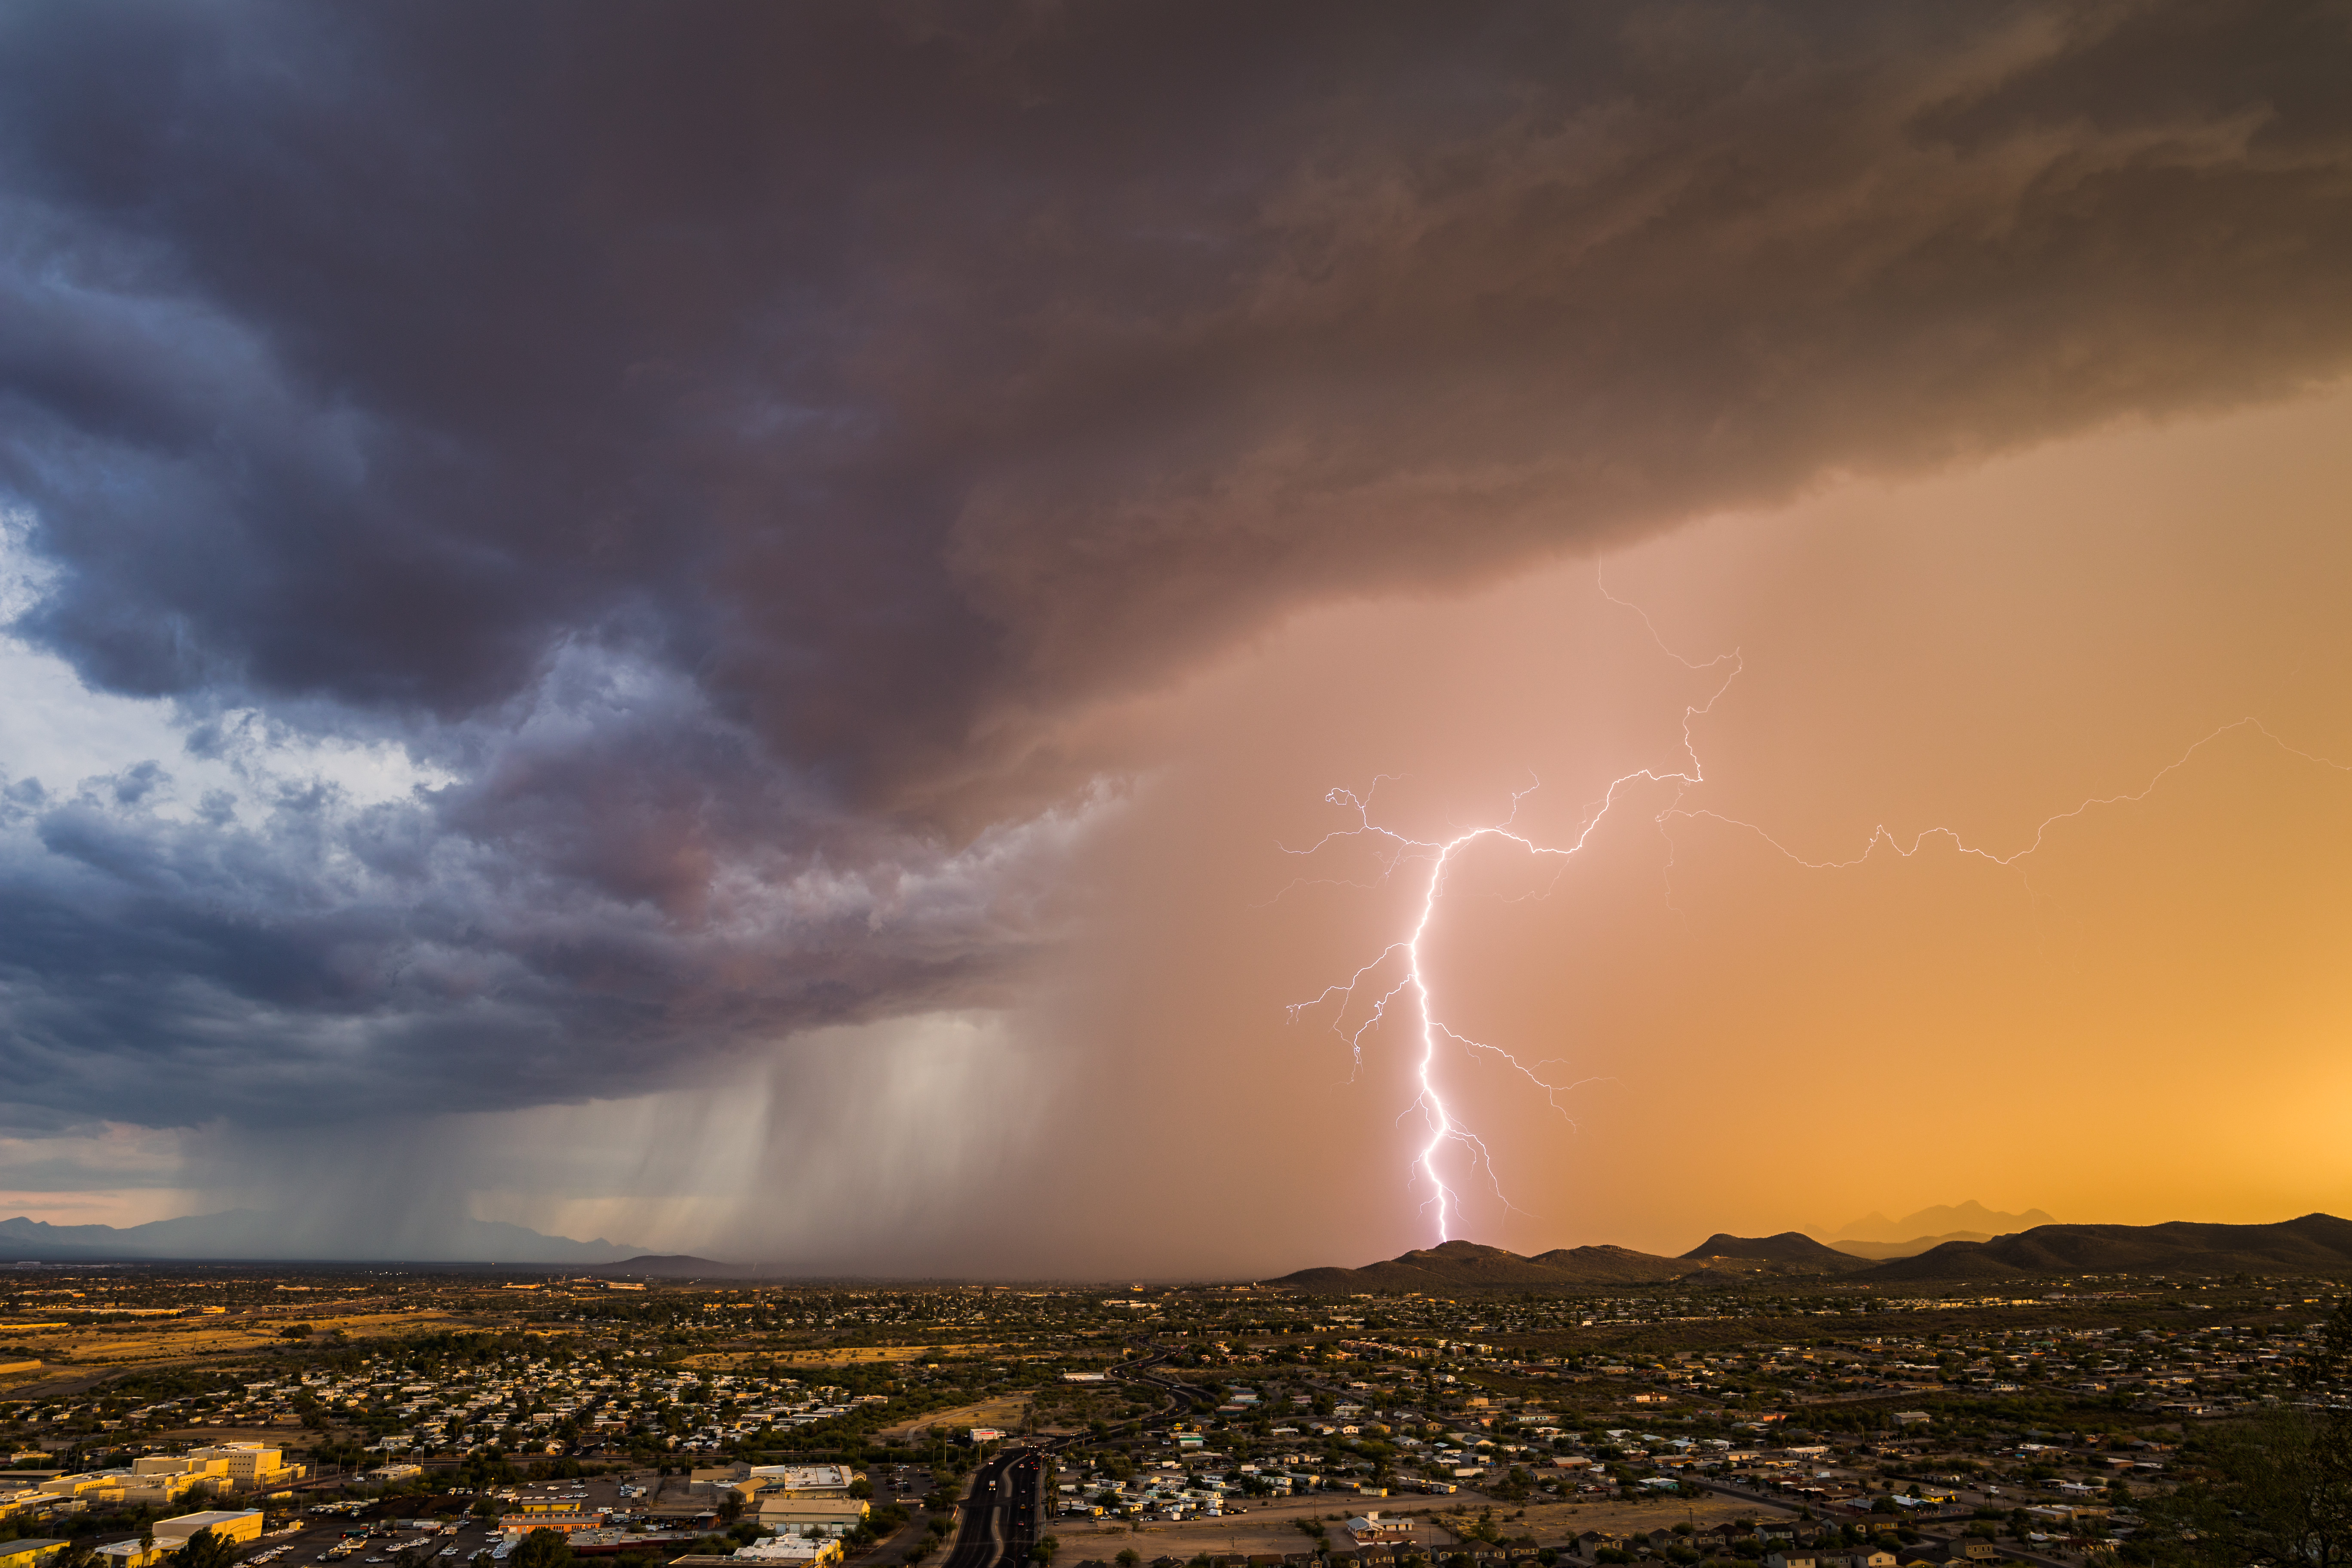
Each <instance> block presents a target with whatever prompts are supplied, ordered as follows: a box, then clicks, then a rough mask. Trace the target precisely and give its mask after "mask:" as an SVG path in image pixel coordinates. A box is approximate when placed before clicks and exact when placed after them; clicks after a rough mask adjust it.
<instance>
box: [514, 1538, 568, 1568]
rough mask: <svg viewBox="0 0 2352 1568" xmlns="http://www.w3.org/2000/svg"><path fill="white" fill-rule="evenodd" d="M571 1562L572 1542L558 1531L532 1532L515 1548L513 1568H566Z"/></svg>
mask: <svg viewBox="0 0 2352 1568" xmlns="http://www.w3.org/2000/svg"><path fill="white" fill-rule="evenodd" d="M571 1561H572V1542H569V1541H567V1540H565V1539H564V1535H563V1531H560V1530H544V1529H541V1530H534V1531H531V1532H530V1534H529V1535H526V1536H524V1537H523V1538H522V1544H521V1545H520V1546H518V1547H516V1548H515V1554H514V1568H566V1565H567V1564H569V1563H571Z"/></svg>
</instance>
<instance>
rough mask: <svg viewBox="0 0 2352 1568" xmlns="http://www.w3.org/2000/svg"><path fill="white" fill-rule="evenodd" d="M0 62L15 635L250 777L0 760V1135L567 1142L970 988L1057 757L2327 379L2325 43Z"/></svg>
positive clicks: (5, 476) (1076, 778)
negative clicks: (555, 1107)
mask: <svg viewBox="0 0 2352 1568" xmlns="http://www.w3.org/2000/svg"><path fill="white" fill-rule="evenodd" d="M0 27H5V38H0V202H5V221H4V222H0V235H5V239H0V486H5V491H6V493H7V495H8V497H9V504H10V507H11V510H12V515H13V516H14V517H15V518H16V520H17V526H18V527H19V530H20V531H21V536H22V546H23V550H24V552H25V553H26V556H27V557H28V559H30V560H31V561H33V562H34V563H36V564H37V567H38V568H39V570H40V572H41V574H42V581H41V585H40V590H39V592H38V594H37V595H36V596H34V597H33V598H32V599H31V600H30V601H29V602H28V604H27V605H26V607H25V609H24V613H23V615H22V616H21V617H20V618H19V620H18V622H17V629H18V632H19V634H20V636H21V637H24V638H25V639H26V640H27V642H28V643H29V644H30V645H32V646H34V647H38V648H40V649H43V650H46V651H47V653H49V654H53V655H55V656H58V657H61V658H65V659H67V660H68V661H70V663H71V665H72V666H73V668H75V669H76V670H77V671H79V674H80V675H81V677H82V679H85V680H86V681H88V682H89V684H90V685H91V687H92V688H93V689H97V690H99V691H101V692H107V693H114V694H121V695H124V696H129V697H135V698H148V699H158V700H169V701H170V702H171V703H172V704H173V705H174V706H173V712H174V713H175V714H176V715H178V718H179V721H180V722H181V724H182V725H183V727H184V731H185V734H186V744H187V748H188V756H191V757H197V758H205V757H212V758H219V757H223V756H226V757H228V758H229V759H230V761H231V762H232V763H236V765H237V766H239V767H242V768H243V769H244V770H245V771H244V773H242V774H241V775H240V776H242V777H245V778H246V779H247V782H248V784H249V788H248V789H247V792H246V794H245V795H242V796H236V797H235V798H232V795H234V792H229V793H228V794H221V795H205V796H201V797H188V796H186V792H185V791H183V795H182V796H181V797H174V796H173V794H172V792H171V790H170V788H169V787H167V784H161V783H158V780H159V779H163V780H168V779H169V778H170V777H171V776H172V775H173V772H174V770H175V769H177V770H178V771H180V772H182V773H184V772H185V771H186V769H187V767H188V766H189V763H188V762H187V760H186V759H185V758H173V757H169V756H166V757H160V758H157V759H154V771H153V772H151V773H148V774H146V775H138V774H136V773H135V770H134V769H133V767H132V766H131V763H135V762H136V761H138V760H139V759H127V758H126V759H124V762H125V766H124V767H123V768H121V769H118V770H114V771H110V772H108V773H104V774H102V775H101V774H93V775H91V776H89V777H88V778H82V779H60V778H38V779H37V778H35V777H34V776H33V775H32V774H31V773H28V772H27V770H26V767H25V766H24V765H23V764H22V763H21V762H19V761H15V760H9V759H0V762H5V763H6V765H7V766H8V768H9V771H10V775H11V776H10V782H9V784H8V792H7V795H6V797H5V806H0V825H5V835H6V837H5V845H0V878H5V888H0V1009H5V1011H0V1020H5V1036H0V1038H5V1071H6V1072H7V1073H8V1075H9V1076H10V1078H11V1079H12V1081H14V1082H15V1083H17V1084H19V1085H22V1084H26V1083H32V1084H36V1085H37V1086H39V1087H38V1088H37V1089H35V1090H33V1091H32V1092H30V1093H29V1094H27V1095H26V1097H25V1098H24V1100H23V1104H24V1105H25V1107H26V1110H25V1111H24V1114H26V1115H27V1116H29V1117H32V1118H34V1119H36V1120H37V1119H39V1118H43V1117H50V1118H68V1119H70V1118H73V1117H78V1116H87V1115H89V1114H91V1113H93V1111H94V1110H97V1109H98V1107H99V1106H100V1103H101V1102H102V1103H103V1104H104V1105H105V1106H106V1108H107V1110H108V1113H109V1114H111V1115H115V1116H118V1117H123V1118H127V1119H131V1120H140V1121H150V1122H155V1123H160V1122H163V1121H173V1120H181V1121H185V1120H190V1119H201V1118H203V1117H206V1116H214V1115H223V1114H231V1113H234V1114H238V1115H249V1116H253V1117H257V1118H261V1119H264V1120H266V1119H268V1118H269V1117H271V1116H285V1115H290V1114H293V1111H292V1110H291V1108H292V1107H295V1106H298V1105H299V1106H301V1107H303V1108H305V1110H304V1113H305V1114H316V1113H318V1112H319V1111H320V1108H325V1110H326V1111H327V1112H328V1113H335V1112H336V1111H337V1110H351V1109H352V1108H354V1107H362V1106H364V1107H369V1108H373V1109H382V1108H383V1107H385V1106H387V1105H400V1104H406V1103H410V1102H412V1101H413V1102H414V1103H415V1104H417V1105H420V1106H422V1105H429V1104H432V1103H434V1102H435V1100H436V1097H438V1096H441V1095H444V1094H446V1090H447V1089H448V1086H449V1085H451V1084H452V1083H453V1082H458V1081H463V1082H465V1083H467V1085H469V1088H470V1090H471V1091H472V1092H473V1093H474V1094H475V1095H476V1096H477V1098H476V1100H475V1103H480V1104H498V1103H505V1104H517V1105H520V1104H527V1103H531V1102H532V1101H534V1100H539V1099H544V1098H548V1097H550V1096H552V1095H562V1096H583V1095H591V1096H593V1095H596V1094H599V1093H608V1092H614V1091H616V1089H617V1086H619V1085H621V1084H623V1083H625V1082H633V1081H638V1080H639V1079H641V1078H642V1075H644V1074H646V1072H648V1071H649V1070H650V1071H653V1072H656V1073H660V1072H664V1071H668V1070H671V1069H672V1068H674V1067H675V1066H676V1065H677V1064H681V1063H692V1062H698V1061H701V1060H704V1059H707V1058H709V1057H711V1056H713V1055H715V1054H723V1053H724V1052H727V1051H729V1050H732V1049H736V1048H739V1047H741V1046H742V1045H743V1044H744V1043H746V1042H747V1041H752V1040H767V1039H775V1038H780V1037H783V1036H785V1035H788V1034H790V1033H792V1032H793V1031H794V1030H796V1029H802V1028H805V1027H808V1026H812V1025H814V1024H819V1023H825V1022H835V1021H842V1020H847V1019H856V1018H860V1017H869V1016H882V1015H887V1014H889V1013H892V1012H903V1011H907V1010H909V1009H914V1008H922V1007H952V1006H961V1005H972V1004H974V1003H983V1002H986V1001H989V1000H992V999H994V998H995V997H997V995H998V994H999V988H1001V986H1002V985H1003V983H1004V979H1005V976H1006V975H1007V974H1008V973H1010V972H1011V971H1012V969H1013V968H1014V967H1015V966H1017V965H1018V963H1020V962H1021V961H1022V959H1023V957H1024V955H1025V954H1027V953H1030V952H1033V951H1034V949H1035V948H1036V947H1037V946H1038V944H1040V943H1042V942H1050V941H1051V940H1052V939H1053V937H1054V934H1055V931H1058V930H1059V929H1061V924H1062V922H1063V921H1066V920H1067V919H1068V918H1070V910H1069V908H1068V902H1067V900H1066V899H1064V898H1063V897H1061V896H1060V894H1059V893H1058V892H1057V891H1056V870H1057V868H1058V867H1059V865H1060V864H1061V857H1062V856H1063V855H1064V854H1065V853H1066V850H1067V848H1068V847H1069V845H1070V844H1071V842H1072V841H1073V839H1074V837H1076V835H1078V834H1080V833H1082V832H1083V829H1084V824H1085V821H1086V820H1087V816H1088V815H1089V813H1090V812H1096V811H1099V810H1103V809H1108V806H1107V805H1105V804H1104V802H1103V800H1102V798H1101V797H1099V796H1094V797H1089V796H1087V795H1084V794H1083V793H1082V791H1083V790H1084V789H1085V787H1086V786H1087V782H1088V774H1089V773H1090V772H1091V771H1092V770H1093V768H1094V767H1095V765H1096V763H1094V762H1092V761H1090V760H1089V759H1088V758H1087V757H1086V756H1084V755H1082V754H1078V753H1076V752H1072V751H1071V750H1069V749H1068V748H1066V746H1064V745H1062V744H1061V743H1060V742H1059V737H1058V734H1057V728H1056V726H1057V722H1058V721H1060V720H1061V719H1063V718H1064V717H1065V716H1066V714H1067V713H1069V712H1070V711H1071V710H1073V709H1074V708H1075V707H1076V705H1078V704H1082V703H1086V702H1089V701H1094V700H1100V699H1103V698H1106V697H1115V696H1118V695H1120V694H1124V693H1129V692H1133V691H1138V690H1142V689H1150V688H1152V687H1154V686H1155V685H1158V684H1160V683H1164V682H1166V681H1168V680H1170V679H1172V678H1174V677H1176V676H1179V675H1181V674H1182V673H1183V672H1184V671H1185V670H1186V669H1188V668H1192V667H1194V666H1195V665H1196V664H1197V663H1198V662H1199V661H1200V660H1202V659H1203V658H1208V657H1211V656H1213V654H1215V653H1216V652H1217V651H1219V650H1220V649H1222V648H1223V647H1228V646H1230V645H1231V644H1232V643H1233V641H1234V639H1235V638H1237V637H1242V636H1244V635H1246V634H1248V633H1249V632H1251V631H1252V630H1254V629H1256V628H1260V627H1263V626H1266V625H1268V624H1270V623H1271V622H1272V621H1274V620H1276V619H1277V618H1279V617H1281V616H1284V615H1286V614H1288V613H1290V612H1293V611H1296V610H1297V609H1300V608H1302V607H1305V606H1308V605H1317V604H1321V603H1326V602H1328V601H1331V600H1334V599H1340V598H1347V597H1354V596H1363V595H1383V594H1394V593H1401V592H1426V591H1430V590H1432V589H1446V588H1459V587H1468V586H1472V585H1475V584H1479V583H1482V582H1486V581H1490V580H1492V579H1494V578H1496V576H1498V575H1500V574H1507V573H1508V572H1510V571H1512V570H1513V569H1514V568H1517V567H1519V566H1522V565H1524V564H1526V563H1529V562H1531V561H1534V560H1537V559H1540V558H1544V557H1547V556H1551V555H1556V554H1558V553H1559V552H1568V551H1577V550H1586V549H1592V548H1597V547H1599V546H1601V545H1603V544H1605V543H1607V542H1611V541H1613V540H1618V539H1623V538H1627V537H1631V536H1633V535H1634V534H1637V533H1639V532H1641V531H1650V530H1655V529H1658V528H1662V527H1666V526H1670V525H1672V524H1673V523H1675V521H1678V520H1681V519H1685V518H1687V517H1690V516H1692V515H1694V514H1697V513H1701V512H1706V511H1712V510H1723V509H1737V508H1742V507H1748V506H1755V505H1760V504H1766V503H1769V502H1770V501H1773V500H1778V499H1780V498H1784V497H1786V496H1788V495H1789V494H1790V493H1792V492H1794V491H1796V490H1798V489H1801V488H1802V487H1804V486H1805V485H1807V484H1808V483H1811V482H1813V481H1815V480H1817V479H1820V478H1821V477H1822V476H1823V475H1824V474H1827V473H1832V472H1836V471H1850V470H1878V471H1901V470H1906V469H1913V468H1922V467H1926V466H1930V465H1935V464H1939V463H1945V462H1949V461H1952V460H1955V459H1958V458H1968V457H1970V456H1973V455H1977V454H1981V453H1985V452H1989V451H1992V450H1997V449H2000V448H2004V447H2013V446H2015V445H2018V444H2020V443H2025V442H2031V441H2035V440H2041V439H2044V438H2048V437H2053V436H2057V435H2062V434H2064V433H2067V432H2070V431H2076V430H2080V429H2083V428H2085V427H2087V426H2093V425H2095V424H2097V423H2099V422H2102V421H2106V420H2110V419H2113V418H2116V417H2118V416H2127V415H2149V414H2154V415H2161V414H2165V413H2168V412H2177V411H2189V410H2202V409H2211V408H2218V407H2221V406H2226V405H2231V404H2234V403H2239V402H2242V401H2246V400H2250V399H2259V398H2264V397H2271V396H2276V395H2284V394H2286V393H2289V392H2292V391H2294V390H2295V389H2297V388H2300V387H2303V386H2305V385H2307V384H2311V383H2313V382H2315V381H2316V380H2319V379H2322V378H2326V377H2329V376H2333V375H2335V374H2337V373H2338V372H2339V371H2340V369H2341V367H2342V365H2343V363H2344V360H2345V356H2346V353H2347V344H2352V288H2347V282H2346V279H2352V98H2347V95H2346V94H2345V93H2344V92H2343V90H2342V84H2343V82H2344V81H2345V80H2346V79H2352V48H2347V37H2346V28H2347V24H2346V21H2345V18H2344V16H2343V13H2342V12H2341V11H2340V10H2339V9H2336V8H2332V7H2327V6H2321V5H2309V6H2294V5H2268V6H2253V5H2101V6H2088V7H2085V6H2066V7H2058V6H2032V5H2022V6H2010V7H2000V8H1993V7H1984V8H1958V7H1953V8H1947V9H1942V10H1920V9H1916V8H1915V9H1908V10H1892V11H1890V10H1888V9H1886V8H1885V7H1880V6H1874V5H1844V6H1836V5H1832V6H1815V7H1808V8H1806V9H1805V10H1804V11H1802V12H1801V13H1773V12H1769V11H1766V10H1763V9H1760V8H1750V7H1744V6H1736V5H1668V6H1658V5H1642V6H1632V5H1628V6H1613V7H1612V6H1581V7H1575V8H1568V9H1563V8H1558V7H1538V6H1524V7H1504V8H1499V9H1488V10H1486V11H1481V12H1476V13H1462V12H1454V11H1442V10H1429V9H1426V8H1408V7H1393V8H1383V7H1370V8H1367V7H1361V6H1351V7H1346V8H1341V7H1336V6H1302V7H1294V8H1290V9H1287V10H1285V11H1282V12H1280V13H1269V12H1266V11H1265V10H1263V9H1262V8H1242V7H1218V6H1202V5H1163V6H1129V7H1122V8H1118V9H1116V10H1099V9H1074V10H1068V11H1063V10H1055V9H1046V10H1038V11H1034V12H1033V11H1023V12H1020V13H1017V14H1016V13H1010V12H1008V13H1004V14H1003V15H1001V16H995V17H993V18H991V19H987V20H984V21H983V20H981V19H977V18H975V17H974V16H971V15H968V14H965V13H961V12H957V11H953V10H948V9H935V8H933V7H929V6H925V5H907V6H897V7H877V6H846V5H845V6H821V5H803V6H793V7H783V8H780V7H771V6H753V5H709V6H703V7H698V8H696V9H695V10H693V11H691V12H675V11H666V12H661V13H658V14H656V13H654V12H648V11H645V10H643V9H640V8H627V7H620V6H586V7H580V6H570V7H563V8H561V9H557V8H553V7H531V6H516V7H509V8H506V9H503V10H500V11H498V12H495V13H488V14H486V13H483V12H481V11H480V10H478V9H477V8H470V7H459V6H457V5H415V6H406V7H402V8H399V9H396V10H379V11H373V12H354V11H348V10H343V11H321V10H318V9H315V8H293V7H283V8H273V7H269V6H266V5H244V6H236V7H228V6H219V7H205V6H184V5H169V6H167V5H151V6H145V7H139V6H132V7H118V8H113V9H110V10H108V11H106V12H103V13H99V12H92V11H89V10H86V9H81V10H77V9H73V8H59V7H48V8H38V7H36V8H25V9H20V10H18V11H17V12H16V13H14V14H12V15H11V16H9V17H8V18H7V19H6V20H5V23H0ZM233 713H234V714H249V713H260V714H265V715H268V721H269V722H270V723H272V724H275V725H277V726H279V727H280V728H281V729H282V730H285V731H292V732H299V733H301V734H305V735H310V736H322V735H331V736H338V737H343V738H346V739H352V740H354V741H358V742H371V743H373V742H390V743H393V744H395V745H396V746H398V747H399V748H401V749H403V751H404V753H405V754H407V755H408V756H410V757H412V758H414V759H415V760H416V762H417V763H418V765H419V766H425V767H429V768H431V769H433V770H435V771H434V778H435V779H436V781H438V782H436V783H434V784H430V785H429V786H427V785H420V786H419V787H417V788H415V789H413V790H410V791H408V792H407V793H405V794H404V795H397V796H395V797H393V798H388V799H383V800H378V801H373V802H360V801H357V800H354V799H353V798H352V796H351V795H349V793H348V792H339V791H338V790H336V789H333V788H329V787H324V786H319V785H316V784H308V785H306V784H304V783H302V781H301V780H299V779H298V778H295V777H293V776H291V775H287V774H284V773H282V770H281V773H278V774H273V773H269V771H268V769H267V768H266V767H265V766H264V765H263V763H261V762H260V761H258V760H257V759H256V758H255V757H253V756H247V755H246V754H245V753H242V752H237V751H236V742H235V739H234V735H233V733H232V732H231V731H227V730H224V729H223V728H222V724H223V716H224V715H228V714H233ZM225 737H226V738H225ZM240 759H242V760H240ZM142 778H143V780H144V782H142ZM175 800H176V805H175V804H174V801H175ZM207 803H209V804H207ZM262 1062H267V1063H268V1064H270V1067H271V1070H270V1071H269V1072H267V1073H263V1072H257V1071H254V1070H249V1069H250V1068H253V1067H254V1066H255V1064H257V1063H262ZM126 1097H128V1100H130V1102H131V1103H129V1104H128V1105H126V1104H125V1098H126Z"/></svg>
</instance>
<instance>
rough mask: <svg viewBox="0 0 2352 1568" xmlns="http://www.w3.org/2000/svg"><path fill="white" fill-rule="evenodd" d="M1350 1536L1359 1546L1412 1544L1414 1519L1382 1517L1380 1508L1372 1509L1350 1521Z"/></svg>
mask: <svg viewBox="0 0 2352 1568" xmlns="http://www.w3.org/2000/svg"><path fill="white" fill-rule="evenodd" d="M1348 1538H1349V1540H1350V1541H1352V1542H1355V1543H1356V1544H1357V1545H1358V1546H1376V1545H1377V1546H1387V1545H1391V1544H1397V1543H1402V1544H1404V1545H1408V1546H1410V1545H1411V1544H1412V1521H1411V1520H1409V1519H1382V1518H1381V1512H1380V1510H1378V1509H1372V1510H1369V1511H1367V1512H1364V1513H1360V1514H1358V1515H1357V1516H1356V1517H1355V1518H1353V1519H1351V1520H1349V1521H1348Z"/></svg>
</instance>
